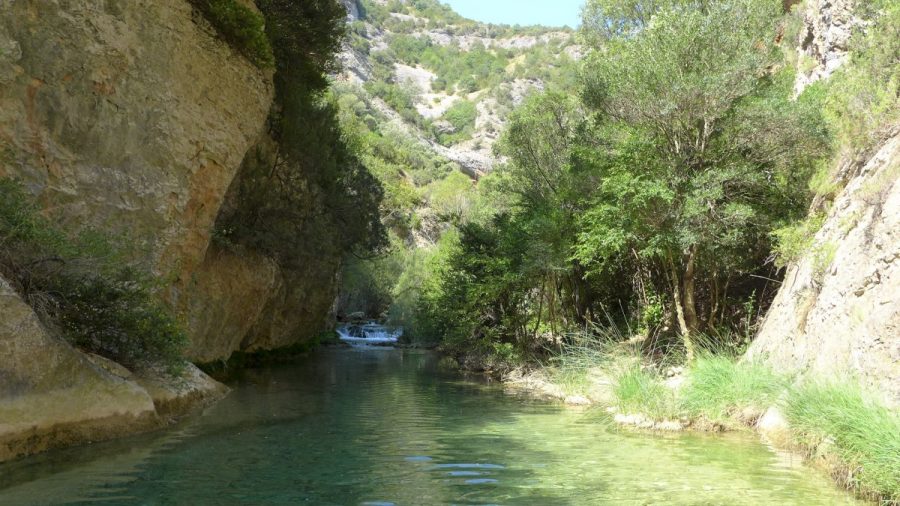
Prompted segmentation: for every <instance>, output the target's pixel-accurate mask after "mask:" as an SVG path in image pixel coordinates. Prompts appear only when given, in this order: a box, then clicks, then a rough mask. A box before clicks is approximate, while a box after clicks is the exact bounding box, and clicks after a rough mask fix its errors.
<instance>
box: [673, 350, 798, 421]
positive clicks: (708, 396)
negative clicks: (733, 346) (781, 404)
mask: <svg viewBox="0 0 900 506" xmlns="http://www.w3.org/2000/svg"><path fill="white" fill-rule="evenodd" d="M787 385H788V381H787V378H786V377H785V376H782V375H779V374H776V373H775V372H774V371H772V370H771V369H770V368H768V367H766V366H764V365H761V364H757V363H752V362H739V361H737V360H736V359H734V358H733V357H729V356H726V355H713V354H708V353H705V354H701V355H700V356H699V357H698V358H697V360H696V362H695V363H694V364H692V366H691V367H690V369H689V371H688V377H687V381H686V383H685V385H684V387H683V388H682V389H681V391H680V392H679V405H680V406H681V408H682V409H683V410H684V411H685V413H686V414H688V415H690V416H703V417H705V418H708V419H710V420H713V421H719V422H721V421H725V420H727V419H729V418H731V417H733V416H734V415H735V414H737V413H739V412H740V411H742V410H745V409H747V408H750V409H752V410H753V411H756V412H762V411H763V410H765V409H766V408H768V407H769V406H771V405H772V404H774V403H775V401H776V400H777V398H778V396H779V394H780V393H781V392H783V391H784V389H785V388H786V387H787Z"/></svg>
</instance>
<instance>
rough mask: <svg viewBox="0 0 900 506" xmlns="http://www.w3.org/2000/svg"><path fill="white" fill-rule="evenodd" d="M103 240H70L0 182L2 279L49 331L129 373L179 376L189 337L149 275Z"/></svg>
mask: <svg viewBox="0 0 900 506" xmlns="http://www.w3.org/2000/svg"><path fill="white" fill-rule="evenodd" d="M117 251H121V248H120V247H117V245H115V244H114V243H112V242H111V241H110V239H109V238H107V237H105V236H103V235H102V234H99V233H96V232H92V231H90V230H85V231H82V232H80V233H78V234H67V233H66V232H64V231H63V230H62V229H61V228H59V227H58V226H57V225H55V224H54V223H52V222H51V221H50V220H48V219H46V218H44V217H42V216H41V215H40V214H39V210H38V208H37V206H36V205H35V202H34V200H33V198H32V197H31V196H30V195H28V194H27V193H26V192H25V190H24V189H23V188H22V186H21V185H20V184H19V183H17V182H15V181H13V180H10V179H0V273H2V275H3V277H4V278H6V279H7V280H9V281H10V282H11V283H13V285H14V287H15V288H16V290H17V291H18V292H19V293H20V294H21V295H22V297H23V299H24V300H25V301H26V302H27V303H28V304H29V305H31V307H32V308H34V309H35V311H36V312H37V314H38V315H40V316H41V317H42V318H43V319H44V320H45V322H47V323H48V324H49V326H50V328H56V329H58V330H59V331H60V333H61V334H62V337H64V338H65V339H67V340H68V341H69V342H71V343H72V344H74V345H76V346H78V347H79V348H82V349H84V350H86V351H89V352H92V353H96V354H98V355H101V356H104V357H107V358H110V359H112V360H114V361H116V362H119V363H121V364H123V365H125V366H127V367H131V368H142V367H148V366H157V365H162V366H166V367H168V368H169V369H170V370H171V371H177V370H178V368H179V366H180V365H181V364H182V362H183V359H182V358H181V353H182V351H183V349H184V346H185V345H186V344H187V337H186V335H185V333H184V331H183V330H182V329H181V327H180V325H179V323H178V322H177V321H176V320H175V318H173V316H172V315H171V314H170V312H169V310H168V309H167V308H166V307H165V306H164V305H163V304H162V303H161V302H160V301H159V299H158V298H157V297H156V295H155V293H154V288H155V287H156V286H155V283H154V280H153V277H152V276H151V274H150V273H149V272H146V271H142V270H140V269H138V268H137V267H134V266H131V265H129V264H128V263H127V259H126V257H125V256H124V255H122V254H120V253H117Z"/></svg>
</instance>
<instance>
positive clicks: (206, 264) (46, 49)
mask: <svg viewBox="0 0 900 506" xmlns="http://www.w3.org/2000/svg"><path fill="white" fill-rule="evenodd" d="M273 95H274V86H273V76H272V71H270V70H261V69H260V68H258V67H257V66H255V65H253V64H252V63H251V62H250V61H248V60H247V59H246V58H244V57H243V56H241V55H240V54H239V53H238V52H237V51H235V50H234V49H233V48H232V47H231V46H229V44H227V43H225V42H224V41H223V40H222V39H221V38H220V37H219V36H218V34H217V32H216V30H215V29H214V28H213V27H212V26H211V25H210V24H209V23H208V22H207V21H206V19H204V18H203V16H201V15H200V14H199V13H198V12H196V11H195V10H194V9H193V8H192V7H191V4H190V3H189V2H188V1H187V0H165V1H161V2H155V1H144V0H139V1H135V2H121V1H110V2H93V1H88V0H84V1H66V2H63V1H57V0H39V1H31V0H13V1H12V2H5V3H4V4H3V8H2V10H0V177H13V178H16V179H19V180H21V181H22V182H24V183H25V186H26V188H27V189H28V190H29V191H30V192H31V193H33V194H34V195H35V196H36V198H37V199H38V200H39V202H40V203H41V206H42V207H43V208H44V210H45V211H46V214H47V215H48V216H52V217H53V218H57V219H59V221H61V222H62V223H61V224H62V225H63V227H64V228H67V229H70V230H75V229H79V228H82V227H92V228H97V229H99V230H102V231H104V232H108V233H110V234H112V235H114V236H118V237H121V238H124V239H125V241H126V242H128V243H130V244H131V245H133V246H134V253H133V256H134V257H135V258H134V260H135V261H136V262H139V263H141V264H143V265H145V266H147V267H148V268H150V269H151V270H153V271H154V272H155V273H156V274H158V276H159V278H160V279H161V280H163V281H164V282H163V285H164V287H163V290H162V292H163V293H161V294H160V296H161V297H163V298H164V299H165V300H166V301H167V303H168V304H169V305H170V306H171V307H172V308H174V310H175V311H176V313H178V315H179V317H180V319H181V320H182V321H183V322H184V323H185V325H186V327H187V330H188V334H189V338H190V345H189V349H188V358H189V359H191V360H194V361H196V362H209V361H218V360H225V359H227V358H228V357H229V356H230V355H231V354H232V353H233V352H234V351H236V350H246V351H255V350H261V349H273V348H278V347H283V346H289V345H292V344H294V343H296V342H297V341H298V340H301V339H304V338H308V337H310V336H313V335H315V334H317V333H318V332H319V331H321V330H322V325H323V323H324V322H325V319H326V315H327V313H328V311H329V308H330V306H331V304H332V301H333V299H334V291H335V288H334V286H333V285H334V279H335V273H336V272H337V269H338V266H339V259H338V258H331V257H327V258H322V259H321V260H318V261H315V260H313V261H310V262H309V264H308V265H307V266H306V270H305V271H303V272H297V271H296V270H290V271H289V270H285V269H282V268H281V267H279V266H278V265H277V263H276V262H275V261H274V260H272V259H269V258H266V257H264V256H262V255H259V254H255V253H252V252H244V251H226V250H223V249H222V248H218V247H216V246H214V245H213V242H212V241H211V238H212V236H213V230H214V227H215V222H216V219H217V216H219V214H220V211H221V209H222V206H223V204H224V202H225V201H226V197H227V195H228V192H229V188H230V187H231V186H232V183H233V182H234V181H235V180H236V178H238V176H239V174H240V170H241V167H242V164H243V163H244V161H245V159H246V158H247V156H248V152H252V151H253V149H255V147H256V146H257V144H258V143H259V142H260V141H259V139H260V138H263V137H265V136H264V135H263V134H264V132H265V129H266V120H267V117H268V116H269V112H270V109H271V107H272V101H273ZM0 300H2V304H0V352H2V353H0V460H3V459H5V458H9V457H13V456H17V455H22V454H27V453H31V452H34V451H40V450H42V449H44V448H49V447H53V446H58V445H63V444H68V443H71V442H74V441H80V440H95V439H98V438H100V437H108V436H113V435H116V434H118V433H121V432H124V431H130V430H138V429H141V428H147V427H153V426H157V425H158V424H159V423H160V422H161V421H164V420H165V419H166V418H167V417H168V416H170V415H174V414H178V413H180V412H182V411H183V410H184V409H185V408H187V407H190V406H191V405H194V404H196V403H197V402H198V401H203V400H206V399H208V398H212V397H215V396H216V395H220V394H221V393H222V390H223V387H222V386H221V385H219V384H217V383H215V382H214V381H212V380H210V379H209V378H207V377H206V376H205V375H203V373H201V372H200V371H199V370H197V369H195V368H193V366H190V367H188V370H187V371H186V373H185V377H184V378H179V379H177V380H175V381H172V380H171V378H167V377H166V375H164V374H150V375H149V376H152V377H141V378H138V377H135V376H133V375H132V373H131V372H129V371H127V370H125V369H124V368H122V367H121V366H118V365H117V364H114V363H111V362H109V361H106V360H103V359H101V358H99V357H88V356H86V355H85V354H83V353H81V352H79V351H77V350H76V349H74V348H72V347H71V346H69V345H68V344H66V343H65V342H63V341H62V340H61V339H60V338H59V337H58V336H56V335H55V334H54V333H53V332H52V331H51V330H50V329H48V328H46V327H45V326H43V325H42V324H41V322H40V321H38V319H37V317H36V316H35V315H34V314H33V313H31V312H30V311H31V310H30V308H28V306H27V305H25V304H24V303H23V302H22V300H21V299H20V298H18V296H17V295H16V294H15V293H14V292H13V290H12V289H11V288H10V286H9V285H8V284H7V283H6V282H5V281H2V280H0Z"/></svg>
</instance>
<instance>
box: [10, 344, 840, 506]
mask: <svg viewBox="0 0 900 506" xmlns="http://www.w3.org/2000/svg"><path fill="white" fill-rule="evenodd" d="M435 361H436V360H435V357H434V356H433V355H431V354H428V353H425V352H417V351H411V350H410V351H406V350H393V349H360V348H354V349H325V350H322V351H320V352H318V353H316V354H314V355H313V356H311V357H309V358H308V359H304V360H302V361H301V362H299V363H296V364H291V365H287V366H277V367H270V368H265V369H256V370H250V371H246V372H245V373H244V374H243V376H242V377H241V378H239V379H237V380H236V381H235V382H234V383H233V384H232V385H231V386H232V388H233V389H234V390H233V392H232V393H231V394H230V395H229V396H228V397H227V398H226V399H225V400H224V401H222V402H220V403H218V404H216V405H215V406H213V407H211V408H209V409H207V410H206V411H205V412H204V413H202V414H198V415H196V416H194V417H192V418H190V419H189V420H186V421H184V422H182V423H181V424H179V425H178V426H176V427H173V428H171V429H168V430H166V431H161V432H157V433H153V434H149V435H144V436H139V437H132V438H128V439H124V440H119V441H114V442H109V443H102V444H94V445H91V446H85V447H81V448H73V449H68V450H63V451H57V452H52V453H49V454H46V455H42V456H38V457H34V458H30V459H25V460H20V461H16V462H13V463H9V464H5V465H3V466H0V504H2V505H4V506H6V505H20V504H21V505H29V504H34V505H52V504H95V503H98V504H123V505H140V504H153V505H156V504H165V505H169V504H171V505H243V504H251V505H256V504H260V505H263V504H272V505H295V504H312V505H370V506H374V505H392V504H393V505H432V504H434V505H437V504H460V505H462V504H467V505H468V504H508V505H603V504H615V505H619V504H623V505H632V504H635V505H637V504H640V505H645V504H670V505H718V504H722V505H769V504H771V505H811V504H826V505H831V504H835V505H837V504H856V503H855V502H854V501H853V499H852V498H851V497H850V496H849V495H847V494H846V493H844V492H842V491H840V490H838V489H836V488H835V487H834V486H833V485H832V484H831V483H830V481H829V480H828V479H827V478H826V477H824V476H823V475H821V474H820V473H818V472H816V471H813V470H810V469H808V468H805V467H803V466H801V465H800V462H799V461H797V459H792V458H791V457H789V456H785V455H779V454H777V453H775V452H773V451H771V450H770V449H768V448H766V447H765V446H763V445H762V444H760V443H759V441H758V439H757V438H756V437H755V436H752V435H726V436H722V435H715V436H713V435H702V434H679V435H671V436H652V435H647V434H635V433H631V432H627V431H621V430H616V428H615V427H613V426H611V425H610V424H609V423H608V421H606V419H605V417H604V416H603V415H602V414H601V413H599V412H598V411H596V410H585V409H571V408H566V407H563V406H559V405H556V404H552V403H547V402H539V401H534V400H529V399H525V398H519V397H515V396H511V395H509V394H506V393H504V392H503V390H502V388H500V387H499V386H497V385H491V384H486V383H483V382H478V381H474V380H465V379H463V378H461V377H459V376H458V375H453V374H449V373H441V372H439V371H438V369H437V367H436V364H435Z"/></svg>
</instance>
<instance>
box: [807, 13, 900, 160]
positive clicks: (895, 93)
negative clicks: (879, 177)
mask: <svg viewBox="0 0 900 506" xmlns="http://www.w3.org/2000/svg"><path fill="white" fill-rule="evenodd" d="M860 11H861V12H860V15H861V17H862V18H863V19H865V20H866V23H867V26H865V27H863V26H860V27H857V29H856V31H855V33H854V35H853V37H852V39H851V41H850V63H849V64H847V65H845V66H844V67H843V68H842V69H841V70H839V71H838V72H837V73H836V74H835V75H834V76H833V77H832V78H831V79H830V80H829V81H828V82H827V83H825V84H823V85H822V86H823V87H825V88H826V95H827V98H826V99H825V104H826V108H825V110H826V115H827V116H828V119H829V123H830V125H831V127H832V129H833V130H834V132H835V141H836V143H837V144H838V145H839V146H841V147H844V148H845V149H846V148H849V149H856V150H859V149H863V150H864V149H866V148H868V147H870V146H871V145H872V144H873V143H874V142H876V141H877V140H879V138H880V137H881V136H882V135H883V134H884V132H885V130H886V129H889V128H892V127H894V126H896V125H897V124H900V4H897V2H893V1H890V0H874V1H871V2H864V5H860Z"/></svg>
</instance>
